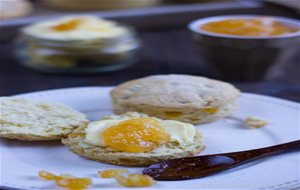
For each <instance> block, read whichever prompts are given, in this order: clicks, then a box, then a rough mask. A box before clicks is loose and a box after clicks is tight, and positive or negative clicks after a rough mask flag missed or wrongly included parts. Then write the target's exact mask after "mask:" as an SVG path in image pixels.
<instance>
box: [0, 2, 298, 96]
mask: <svg viewBox="0 0 300 190" xmlns="http://www.w3.org/2000/svg"><path fill="white" fill-rule="evenodd" d="M255 13H256V14H271V15H280V16H286V17H291V18H295V19H299V18H300V16H299V14H298V13H296V11H295V12H294V11H292V10H290V9H287V8H284V7H281V6H277V5H271V4H264V6H263V7H262V8H260V9H257V10H256V11H255ZM227 14H230V13H227ZM147 22H149V21H147ZM151 22H156V21H155V20H153V21H151ZM170 22H172V20H170ZM147 24H148V23H144V26H147ZM149 24H150V25H151V24H153V23H149ZM0 32H1V29H0ZM138 32H139V37H140V38H141V40H142V43H143V47H142V50H141V55H140V61H139V63H138V64H136V65H134V66H132V67H130V68H127V69H125V70H122V71H117V72H112V73H105V74H104V73H99V74H90V75H50V74H42V73H38V72H35V71H32V70H30V69H27V68H25V67H23V66H20V65H19V64H18V62H17V60H16V59H15V58H14V55H13V43H12V42H11V41H7V42H2V43H0V95H1V96H7V95H14V94H18V93H25V92H31V91H39V90H48V89H56V88H66V87H79V86H112V85H117V84H119V83H121V82H124V81H127V80H130V79H134V78H139V77H143V76H147V75H153V74H167V73H181V74H192V75H199V76H207V77H212V76H213V73H212V72H211V71H209V70H208V69H207V65H205V64H204V63H203V61H202V59H201V56H200V55H199V54H198V53H197V50H196V49H195V44H194V42H193V40H192V37H191V34H190V32H189V31H188V30H187V29H186V26H185V24H184V25H183V24H180V25H173V26H169V27H162V28H159V27H153V28H147V27H138ZM0 35H1V33H0ZM230 82H232V83H233V84H235V85H236V86H237V87H238V88H240V89H241V90H242V91H245V92H254V93H259V94H266V95H271V96H276V97H282V98H285V99H289V100H293V101H298V102H299V101H300V49H299V55H298V56H297V57H294V58H292V59H291V60H290V61H289V62H288V63H286V66H285V68H280V69H279V70H275V71H273V72H272V73H271V74H270V75H269V76H268V77H267V79H266V80H264V81H260V82H239V81H230Z"/></svg>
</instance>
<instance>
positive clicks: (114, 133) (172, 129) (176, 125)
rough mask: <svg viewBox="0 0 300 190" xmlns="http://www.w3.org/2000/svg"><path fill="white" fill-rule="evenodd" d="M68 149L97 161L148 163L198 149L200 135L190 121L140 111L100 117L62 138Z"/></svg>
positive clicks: (129, 163)
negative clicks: (149, 114) (161, 117)
mask: <svg viewBox="0 0 300 190" xmlns="http://www.w3.org/2000/svg"><path fill="white" fill-rule="evenodd" d="M62 143H63V144H65V145H66V146H67V147H68V148H69V149H70V150H71V151H72V152H74V153H76V154H78V155H80V156H83V157H86V158H88V159H92V160H96V161H99V162H104V163H110V164H116V165H124V166H148V165H151V164H153V163H156V162H158V161H162V160H166V159H172V158H181V157H187V156H193V155H195V154H198V153H199V152H201V151H202V150H203V149H204V148H205V146H204V138H203V136H202V135H201V132H200V131H199V130H198V129H197V128H196V127H194V126H193V125H192V124H188V123H183V122H179V121H174V120H161V119H158V118H154V117H149V116H147V115H145V114H140V113H135V112H131V113H126V114H122V115H112V116H108V117H104V118H102V119H101V120H100V121H95V122H91V123H89V124H88V125H86V126H83V127H80V128H78V129H76V130H75V131H74V132H73V133H72V134H70V135H69V136H68V138H66V139H62Z"/></svg>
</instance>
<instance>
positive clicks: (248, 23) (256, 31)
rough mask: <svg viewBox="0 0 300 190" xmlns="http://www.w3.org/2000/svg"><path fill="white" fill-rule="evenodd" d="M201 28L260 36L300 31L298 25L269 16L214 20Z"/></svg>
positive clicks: (222, 32) (225, 32) (239, 34)
mask: <svg viewBox="0 0 300 190" xmlns="http://www.w3.org/2000/svg"><path fill="white" fill-rule="evenodd" d="M201 29H202V30H204V31H207V32H213V33H219V34H229V35H235V36H258V37H260V36H261V37H265V36H278V35H284V34H288V33H293V32H297V31H299V29H297V28H296V27H292V26H289V25H286V24H284V23H282V22H280V21H278V20H275V19H272V18H268V17H259V18H243V19H226V20H221V21H214V22H209V23H206V24H204V25H202V26H201Z"/></svg>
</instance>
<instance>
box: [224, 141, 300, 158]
mask: <svg viewBox="0 0 300 190" xmlns="http://www.w3.org/2000/svg"><path fill="white" fill-rule="evenodd" d="M297 150H300V140H297V141H293V142H289V143H284V144H279V145H275V146H270V147H266V148H260V149H254V150H249V151H242V152H233V153H227V154H226V153H225V154H222V155H224V156H228V157H231V158H233V159H234V160H235V161H236V162H237V163H239V162H244V161H253V160H257V159H261V158H265V157H268V156H272V155H276V154H281V153H285V152H292V151H297Z"/></svg>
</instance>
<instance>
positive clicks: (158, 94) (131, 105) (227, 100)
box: [111, 74, 240, 124]
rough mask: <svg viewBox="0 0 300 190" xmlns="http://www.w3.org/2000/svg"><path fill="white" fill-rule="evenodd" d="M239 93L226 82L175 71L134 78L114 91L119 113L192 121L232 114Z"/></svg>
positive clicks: (216, 118)
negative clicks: (167, 73)
mask: <svg viewBox="0 0 300 190" xmlns="http://www.w3.org/2000/svg"><path fill="white" fill-rule="evenodd" d="M239 95H240V92H239V90H237V89H236V88H235V87H234V86H232V85H231V84H228V83H225V82H221V81H217V80H212V79H208V78H204V77H198V76H191V75H175V74H172V75H154V76H149V77H145V78H141V79H137V80H132V81H129V82H125V83H123V84H121V85H119V86H117V87H116V88H115V89H113V90H112V92H111V97H112V101H113V109H114V112H115V113H117V114H121V113H126V112H128V111H136V112H140V113H145V114H148V115H150V116H155V117H158V118H161V119H174V120H178V121H183V122H187V123H193V124H199V123H209V122H212V121H216V120H218V119H220V118H223V117H225V116H228V115H230V114H231V113H232V112H233V111H234V110H235V108H236V104H235V102H236V99H237V97H238V96H239Z"/></svg>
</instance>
